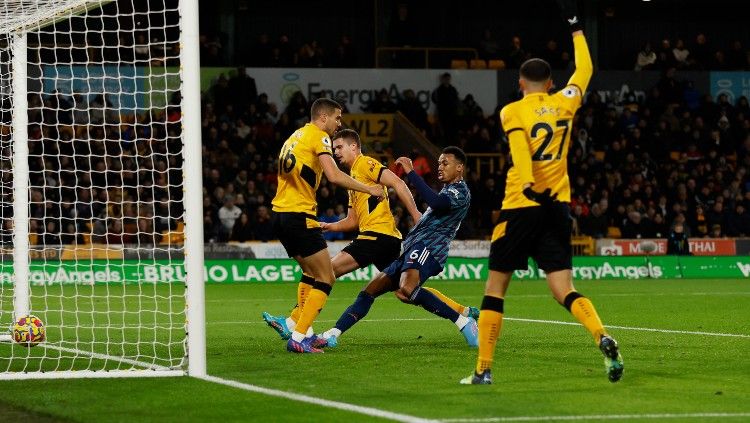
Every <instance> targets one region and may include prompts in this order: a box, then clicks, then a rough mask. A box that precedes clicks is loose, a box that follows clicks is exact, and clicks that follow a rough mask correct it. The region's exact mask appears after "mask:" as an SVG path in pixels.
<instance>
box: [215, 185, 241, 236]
mask: <svg viewBox="0 0 750 423" xmlns="http://www.w3.org/2000/svg"><path fill="white" fill-rule="evenodd" d="M240 215H242V210H241V209H240V208H239V207H237V206H236V205H235V204H234V197H233V196H232V195H227V196H225V197H224V205H223V206H222V207H221V208H220V209H219V220H220V221H221V228H220V233H219V235H220V236H221V240H222V241H228V240H229V237H230V235H231V234H232V229H233V228H234V224H235V223H236V221H237V219H239V217H240Z"/></svg>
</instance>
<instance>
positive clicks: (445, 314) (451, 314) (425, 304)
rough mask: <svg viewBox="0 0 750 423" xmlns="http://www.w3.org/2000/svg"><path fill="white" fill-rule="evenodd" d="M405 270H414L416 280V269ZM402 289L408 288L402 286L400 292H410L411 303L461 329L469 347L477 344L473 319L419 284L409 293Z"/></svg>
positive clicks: (475, 325)
mask: <svg viewBox="0 0 750 423" xmlns="http://www.w3.org/2000/svg"><path fill="white" fill-rule="evenodd" d="M407 272H414V275H415V277H416V278H417V280H418V278H419V273H418V272H417V271H416V270H414V269H409V270H408V271H407ZM404 291H408V288H406V289H404V288H402V289H401V292H402V293H403V294H404V295H407V294H410V295H409V300H410V301H411V302H412V303H413V304H415V305H419V306H422V308H424V309H425V310H427V311H429V312H430V313H432V314H434V315H436V316H440V317H442V318H444V319H448V320H450V321H451V322H453V323H454V324H455V325H456V327H457V328H458V330H459V331H461V334H462V335H463V336H464V339H465V340H466V343H467V344H468V345H469V346H470V347H477V346H478V345H479V341H478V338H477V337H478V328H477V322H476V321H475V320H474V319H472V318H470V317H466V316H464V315H462V314H459V313H457V312H456V311H455V310H453V309H452V308H450V307H449V306H448V305H447V304H446V303H444V302H443V301H441V300H440V298H438V297H437V296H435V294H433V293H432V292H430V291H428V290H426V289H423V288H422V287H421V286H417V287H416V288H414V290H413V291H412V292H411V293H408V292H404Z"/></svg>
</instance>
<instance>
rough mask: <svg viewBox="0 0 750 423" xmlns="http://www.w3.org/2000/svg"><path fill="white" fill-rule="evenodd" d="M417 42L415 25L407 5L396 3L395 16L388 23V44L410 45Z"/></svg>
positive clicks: (397, 45) (396, 45)
mask: <svg viewBox="0 0 750 423" xmlns="http://www.w3.org/2000/svg"><path fill="white" fill-rule="evenodd" d="M416 43H417V25H416V22H414V20H413V19H412V17H411V16H410V15H409V5H408V4H407V3H398V4H397V5H396V13H395V16H394V17H393V18H392V19H391V21H390V24H389V25H388V45H390V46H394V47H410V46H413V45H415V44H416Z"/></svg>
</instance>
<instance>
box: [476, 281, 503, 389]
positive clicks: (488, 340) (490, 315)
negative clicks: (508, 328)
mask: <svg viewBox="0 0 750 423" xmlns="http://www.w3.org/2000/svg"><path fill="white" fill-rule="evenodd" d="M503 303H504V300H503V299H502V298H498V297H491V296H489V295H485V296H484V299H483V300H482V310H481V311H480V312H479V355H478V356H477V367H476V372H477V373H478V374H479V373H482V372H484V371H485V370H487V369H490V368H492V359H493V357H494V356H495V344H497V340H498V338H500V331H501V330H502V329H503Z"/></svg>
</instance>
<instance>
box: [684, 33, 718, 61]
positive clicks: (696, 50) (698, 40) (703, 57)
mask: <svg viewBox="0 0 750 423" xmlns="http://www.w3.org/2000/svg"><path fill="white" fill-rule="evenodd" d="M690 55H691V56H692V57H693V58H694V59H695V60H694V67H695V69H696V70H706V69H708V67H709V65H710V64H711V62H712V61H713V53H712V52H711V47H709V46H708V41H707V40H706V34H703V33H699V34H698V35H696V36H695V44H693V46H692V47H690Z"/></svg>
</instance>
